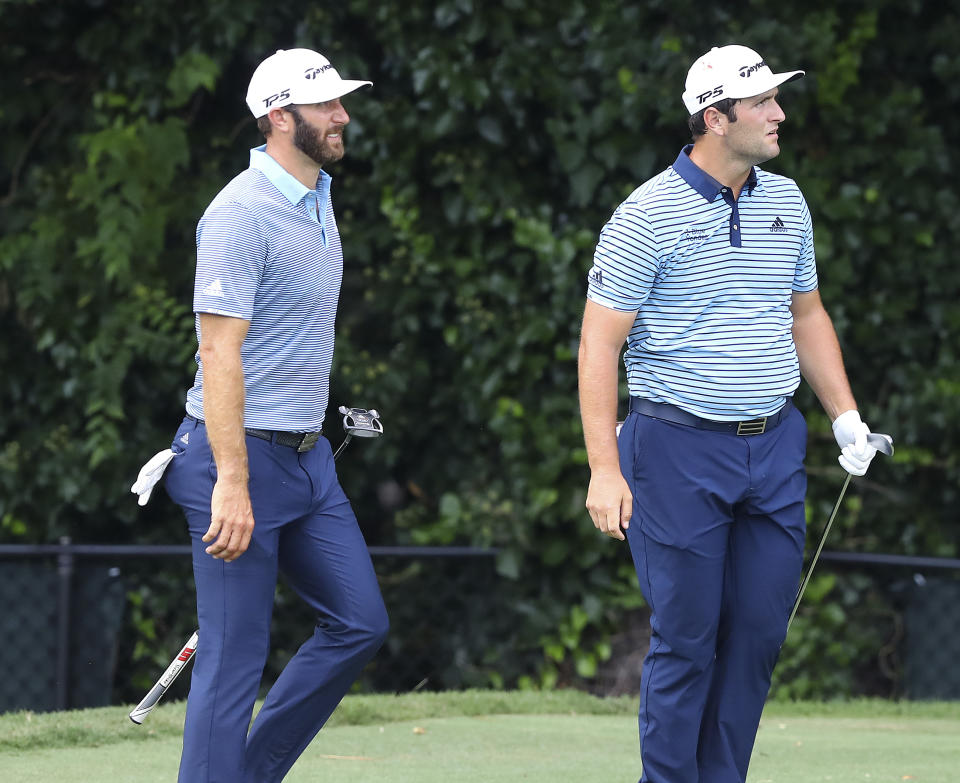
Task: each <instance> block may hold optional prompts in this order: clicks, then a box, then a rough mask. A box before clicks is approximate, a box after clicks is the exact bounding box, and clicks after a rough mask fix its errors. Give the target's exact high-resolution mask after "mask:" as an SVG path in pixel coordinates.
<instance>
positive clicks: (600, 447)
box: [580, 46, 875, 783]
mask: <svg viewBox="0 0 960 783" xmlns="http://www.w3.org/2000/svg"><path fill="white" fill-rule="evenodd" d="M802 75H803V71H790V72H787V73H773V72H772V71H771V69H770V68H769V67H768V66H767V64H766V63H765V62H764V60H763V58H762V57H761V56H760V55H759V54H757V53H756V52H754V51H752V50H750V49H748V48H746V47H744V46H724V47H721V48H714V49H712V50H711V51H709V52H707V53H706V54H705V55H703V56H702V57H700V58H699V59H698V60H697V61H696V62H695V63H694V64H693V66H692V67H691V68H690V71H689V73H688V74H687V80H686V90H685V91H684V93H683V102H684V105H685V106H686V108H687V111H688V113H689V115H690V119H689V127H690V130H691V132H692V134H693V144H692V145H689V146H687V147H684V149H683V150H682V151H681V152H680V154H679V155H678V156H677V159H676V161H675V162H674V163H673V165H672V166H671V167H669V168H668V169H666V170H665V171H663V172H662V173H660V174H658V175H657V176H655V177H654V178H653V179H651V180H649V181H647V182H646V183H644V184H643V185H641V186H640V187H639V188H637V190H636V191H634V192H633V194H632V195H630V197H629V198H627V200H626V201H624V202H623V203H622V204H621V205H620V206H619V207H618V209H617V210H616V212H614V214H613V216H612V217H611V218H610V220H609V222H608V223H607V224H606V226H605V227H604V228H603V231H602V233H601V235H600V240H599V243H598V245H597V249H596V254H595V257H594V265H593V268H592V270H591V272H590V275H589V281H588V294H587V304H586V310H585V313H584V318H583V332H582V337H581V343H580V405H581V415H582V418H583V429H584V436H585V440H586V445H587V452H588V455H589V462H590V470H591V477H590V486H589V490H588V495H587V508H588V510H589V512H590V516H591V518H592V519H593V521H594V524H595V525H596V526H597V528H599V529H600V530H601V531H603V532H604V533H606V534H607V535H609V536H612V537H613V538H616V539H621V540H622V539H623V538H624V533H625V534H626V538H627V540H628V541H629V545H630V551H631V554H632V556H633V561H634V565H635V567H636V572H637V576H638V578H639V582H640V588H641V590H642V591H643V595H644V597H645V599H646V601H647V603H648V604H649V606H650V610H651V617H650V624H651V629H652V633H651V639H650V651H649V653H648V654H647V657H646V660H645V662H644V668H643V678H642V685H641V698H640V721H639V722H640V743H641V755H642V760H643V777H642V778H641V781H642V783H743V781H745V780H746V776H747V765H748V763H749V761H750V754H751V751H752V748H753V743H754V739H755V737H756V732H757V726H758V724H759V721H760V713H761V711H762V709H763V703H764V700H765V698H766V695H767V691H768V690H769V687H770V677H771V674H772V672H773V667H774V664H775V662H776V660H777V655H778V652H779V650H780V645H781V643H782V642H783V639H784V636H785V633H786V627H787V618H788V616H789V613H790V608H791V605H792V602H793V598H794V595H795V592H796V589H797V582H798V576H799V574H800V569H801V561H802V556H803V544H804V505H803V504H804V494H805V492H806V474H805V472H804V466H803V460H804V456H805V447H806V439H807V432H806V425H805V423H804V419H803V416H802V415H801V414H800V411H798V410H797V409H796V408H795V407H794V406H793V403H792V402H791V397H792V395H793V393H794V391H795V390H796V388H797V386H798V384H799V382H800V376H801V373H802V375H803V377H804V378H806V380H807V382H808V383H809V384H810V385H811V387H812V388H813V390H814V392H815V393H816V395H817V397H818V398H819V400H820V402H821V404H822V405H823V407H824V409H825V410H826V412H827V413H828V414H829V416H830V418H831V420H833V431H834V435H835V436H836V440H837V443H838V445H839V447H840V449H841V454H840V457H839V459H840V464H841V465H842V466H843V467H844V468H845V469H846V470H847V471H849V472H850V473H853V474H855V475H862V474H863V473H865V472H866V470H867V467H868V465H869V464H870V460H871V459H872V458H873V456H874V454H875V450H874V449H873V447H871V446H869V445H868V444H867V442H866V436H867V434H868V432H869V430H868V429H867V426H866V425H865V424H864V423H863V422H862V421H861V420H860V416H859V414H858V413H857V404H856V401H855V400H854V398H853V395H852V394H851V391H850V385H849V383H848V382H847V377H846V374H845V372H844V368H843V361H842V358H841V354H840V347H839V344H838V342H837V337H836V334H835V332H834V329H833V325H832V323H831V321H830V317H829V316H828V315H827V313H826V311H825V310H824V308H823V305H822V304H821V302H820V294H819V293H818V291H817V270H816V264H815V261H814V248H813V228H812V224H811V220H810V212H809V210H808V209H807V204H806V202H805V201H804V198H803V196H802V194H801V193H800V190H799V189H798V188H797V185H796V183H794V182H793V181H792V180H790V179H787V178H785V177H781V176H778V175H775V174H770V173H768V172H766V171H764V170H762V169H760V168H759V167H758V165H757V164H760V163H764V162H765V161H768V160H770V159H772V158H775V157H776V156H777V155H778V154H779V152H780V138H779V130H780V127H781V124H782V123H783V121H784V119H785V117H784V113H783V111H782V109H781V108H780V105H779V103H778V101H777V97H778V89H779V85H781V84H783V83H784V82H787V81H790V80H792V79H797V78H799V77H801V76H802ZM624 341H626V344H627V346H626V353H625V356H624V362H625V365H626V372H627V384H628V387H629V392H630V412H629V415H628V416H627V419H626V422H625V423H624V426H623V429H622V431H621V432H620V435H619V441H618V438H617V436H616V434H615V424H616V415H617V387H618V381H617V377H618V371H617V362H618V358H619V354H620V350H621V348H622V346H623V343H624ZM618 446H619V449H618Z"/></svg>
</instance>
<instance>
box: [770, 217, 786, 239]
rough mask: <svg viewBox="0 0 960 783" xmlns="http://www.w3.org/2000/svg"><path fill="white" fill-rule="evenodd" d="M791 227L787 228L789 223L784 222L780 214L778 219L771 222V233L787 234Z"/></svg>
mask: <svg viewBox="0 0 960 783" xmlns="http://www.w3.org/2000/svg"><path fill="white" fill-rule="evenodd" d="M789 230H790V229H788V228H787V224H786V223H784V222H783V221H782V220H781V219H780V216H779V215H778V216H777V218H776V220H774V221H773V223H771V224H770V233H771V234H786V233H787V231H789Z"/></svg>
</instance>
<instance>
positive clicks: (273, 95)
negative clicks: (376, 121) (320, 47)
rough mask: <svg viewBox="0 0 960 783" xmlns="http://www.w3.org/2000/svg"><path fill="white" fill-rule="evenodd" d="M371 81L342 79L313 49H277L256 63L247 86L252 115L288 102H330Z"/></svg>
mask: <svg viewBox="0 0 960 783" xmlns="http://www.w3.org/2000/svg"><path fill="white" fill-rule="evenodd" d="M370 84H373V82H364V81H353V80H350V79H341V78H340V74H339V73H337V71H336V69H335V68H334V67H333V66H332V65H330V61H329V60H328V59H327V58H326V57H324V56H323V55H322V54H320V53H319V52H315V51H313V50H312V49H278V50H277V53H276V54H271V55H270V56H269V57H268V58H267V59H266V60H264V61H263V62H262V63H260V65H258V66H257V70H255V71H254V72H253V76H251V77H250V86H249V87H248V88H247V106H249V107H250V111H252V112H253V116H254V117H257V118H260V117H263V116H264V115H265V114H266V113H267V112H269V111H270V109H276V108H280V107H281V106H289V105H290V104H291V103H323V102H324V101H332V100H333V99H334V98H339V97H340V96H341V95H346V94H347V93H348V92H353V91H354V90H356V89H359V88H360V87H366V86H367V85H370Z"/></svg>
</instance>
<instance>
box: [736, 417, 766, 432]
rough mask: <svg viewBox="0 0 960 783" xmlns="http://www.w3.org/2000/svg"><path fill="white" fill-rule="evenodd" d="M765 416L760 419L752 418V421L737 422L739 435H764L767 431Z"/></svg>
mask: <svg viewBox="0 0 960 783" xmlns="http://www.w3.org/2000/svg"><path fill="white" fill-rule="evenodd" d="M768 418H770V417H769V416H764V417H762V418H759V419H750V421H741V422H738V423H737V435H763V433H764V432H766V431H767V419H768Z"/></svg>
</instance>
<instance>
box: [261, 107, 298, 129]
mask: <svg viewBox="0 0 960 783" xmlns="http://www.w3.org/2000/svg"><path fill="white" fill-rule="evenodd" d="M267 117H269V118H270V125H271V126H272V127H274V128H276V129H277V130H278V131H280V132H281V133H287V132H289V131H291V130H293V115H292V114H291V113H290V112H288V111H287V110H286V109H280V108H277V109H270V111H269V112H267Z"/></svg>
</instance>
